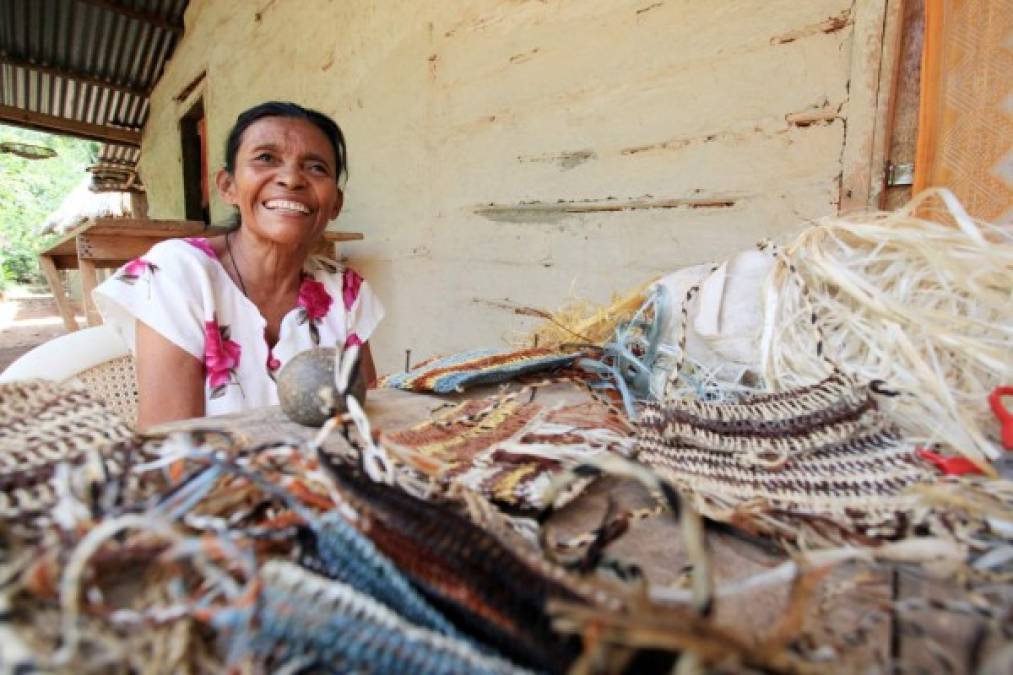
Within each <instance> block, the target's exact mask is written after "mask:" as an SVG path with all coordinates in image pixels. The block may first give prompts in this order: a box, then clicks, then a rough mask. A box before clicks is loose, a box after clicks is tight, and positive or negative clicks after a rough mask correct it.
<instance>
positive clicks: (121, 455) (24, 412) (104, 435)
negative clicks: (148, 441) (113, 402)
mask: <svg viewBox="0 0 1013 675" xmlns="http://www.w3.org/2000/svg"><path fill="white" fill-rule="evenodd" d="M132 437H133V432H132V431H131V429H130V427H129V426H128V425H127V424H126V423H125V422H124V421H123V420H121V419H120V418H119V417H117V416H116V415H115V414H114V413H112V412H111V411H110V410H109V409H108V408H106V407H105V406H104V405H103V404H102V403H101V402H100V401H98V400H96V399H94V398H93V397H92V396H91V395H90V394H89V393H88V392H87V391H86V390H84V389H82V388H79V387H75V386H68V385H58V384H56V383H53V382H48V381H44V380H25V381H21V382H12V383H7V384H3V385H0V522H5V523H7V524H8V525H9V526H11V527H14V528H16V529H19V530H25V528H35V527H39V526H41V525H42V524H43V523H44V522H46V521H48V520H49V519H50V518H51V517H52V516H53V515H54V514H53V507H54V506H55V505H56V504H57V502H58V500H59V496H60V495H59V494H58V491H57V488H58V484H57V483H56V482H54V477H56V473H57V467H58V466H59V465H61V464H67V465H68V466H79V465H85V466H86V467H87V471H85V472H77V474H76V475H77V476H78V477H79V478H80V479H81V480H78V481H76V482H75V483H74V484H73V485H70V486H68V488H69V489H74V490H75V491H77V492H78V493H80V494H89V493H91V492H92V491H93V490H95V489H97V488H98V487H101V486H105V485H108V484H110V483H117V482H121V481H126V480H129V477H128V476H127V471H126V468H127V466H128V465H129V463H130V462H131V461H133V459H134V458H135V452H134V451H135V450H136V449H137V448H136V444H135V443H133V441H132ZM121 487H122V486H121Z"/></svg>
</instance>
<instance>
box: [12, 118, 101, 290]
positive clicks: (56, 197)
mask: <svg viewBox="0 0 1013 675" xmlns="http://www.w3.org/2000/svg"><path fill="white" fill-rule="evenodd" d="M2 141H9V142H16V143H30V144H32V145H42V146H45V147H48V148H52V149H53V150H55V151H56V156H55V157H52V158H50V159H42V160H29V159H24V158H22V157H18V156H17V155H14V154H9V153H5V154H0V288H3V286H4V282H5V281H14V282H18V283H35V282H39V281H41V275H40V272H39V263H38V257H37V256H38V254H39V251H41V250H43V249H44V248H45V247H46V246H47V245H48V244H49V241H50V240H51V239H52V236H46V237H43V236H41V235H39V234H38V233H37V231H38V228H39V226H41V225H42V223H43V222H44V221H45V220H46V217H47V216H48V215H49V214H50V213H52V212H53V211H54V210H56V208H57V207H58V206H60V203H61V202H62V201H63V199H64V198H65V197H66V196H67V194H69V193H70V191H71V190H73V189H74V186H75V185H77V184H78V183H80V182H81V179H82V178H83V177H84V175H85V169H86V168H87V167H88V166H89V165H90V164H92V163H94V161H95V158H96V157H97V156H98V150H99V144H98V143H95V142H92V141H82V140H79V139H76V138H70V137H68V136H55V135H53V134H47V133H42V132H38V131H30V130H28V129H20V128H18V127H12V126H6V125H0V142H2Z"/></svg>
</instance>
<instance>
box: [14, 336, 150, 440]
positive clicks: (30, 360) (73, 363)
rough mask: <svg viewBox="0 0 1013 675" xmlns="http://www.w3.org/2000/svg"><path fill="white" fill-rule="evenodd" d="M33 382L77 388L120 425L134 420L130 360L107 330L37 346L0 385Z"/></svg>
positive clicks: (120, 341) (134, 380)
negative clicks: (98, 402) (98, 401)
mask: <svg viewBox="0 0 1013 675" xmlns="http://www.w3.org/2000/svg"><path fill="white" fill-rule="evenodd" d="M33 378H41V379H43V380H50V381H53V382H59V383H63V382H74V383H78V384H81V385H83V386H84V387H86V388H87V389H88V390H89V391H90V392H91V393H92V394H93V395H94V396H95V397H97V398H100V399H102V400H103V401H104V402H105V404H106V405H107V406H108V407H109V409H110V410H112V411H114V412H116V413H117V414H118V415H120V417H122V418H123V420H124V421H126V422H128V423H129V424H131V425H133V424H135V422H136V420H137V376H136V374H135V373H134V358H133V356H131V354H130V350H129V349H127V346H126V345H125V344H124V343H123V339H122V338H121V337H120V335H119V333H117V332H116V331H115V330H114V329H113V328H112V327H110V326H107V325H101V326H94V327H92V328H85V329H83V330H79V331H75V332H73V333H69V334H67V335H61V336H60V337H57V338H53V339H52V340H50V341H49V342H46V343H43V344H41V345H39V346H38V347H36V348H35V349H32V350H31V351H29V352H28V353H26V354H23V355H21V357H19V358H18V359H17V360H15V361H14V363H12V364H11V365H10V366H8V367H7V369H6V370H5V371H4V372H3V373H2V374H0V383H4V382H14V381H17V380H28V379H33Z"/></svg>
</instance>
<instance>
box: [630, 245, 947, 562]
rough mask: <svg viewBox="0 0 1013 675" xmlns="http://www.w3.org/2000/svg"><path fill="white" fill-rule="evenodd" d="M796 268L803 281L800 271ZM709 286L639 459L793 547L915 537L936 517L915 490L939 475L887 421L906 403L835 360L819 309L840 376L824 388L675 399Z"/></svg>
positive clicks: (718, 513) (711, 506) (718, 509)
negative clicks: (886, 407)
mask: <svg viewBox="0 0 1013 675" xmlns="http://www.w3.org/2000/svg"><path fill="white" fill-rule="evenodd" d="M775 255H776V252H775ZM788 270H789V272H790V273H792V274H793V275H795V276H796V279H797V272H796V271H795V267H794V266H793V265H791V264H790V263H789V264H788ZM799 284H800V286H801V288H802V290H803V297H807V296H806V295H805V286H804V285H803V284H802V282H801V281H799ZM699 288H700V287H699V285H695V286H693V287H691V288H690V289H689V291H688V293H687V295H686V298H685V300H684V301H683V304H682V334H681V338H680V344H679V353H680V359H679V360H678V361H677V363H676V365H675V367H674V368H673V369H672V372H671V373H670V374H669V377H668V382H667V385H666V389H665V392H664V395H663V397H662V398H661V400H660V401H655V402H650V403H648V404H647V405H645V407H644V410H643V412H642V414H641V416H640V419H639V421H638V426H639V428H640V432H639V435H638V439H637V458H638V459H639V460H640V461H642V462H644V463H645V464H648V465H649V466H652V467H654V468H655V469H656V470H657V471H658V472H659V474H660V475H661V476H662V477H664V478H665V479H667V480H668V481H670V482H671V483H673V484H674V485H676V486H677V487H679V488H680V489H681V490H682V491H684V493H685V494H687V495H688V496H689V497H690V499H691V500H692V502H693V505H694V506H695V508H697V509H698V510H699V511H700V513H701V514H703V515H704V516H707V517H709V518H712V519H714V520H718V521H724V522H730V523H733V524H735V525H738V526H740V527H742V528H744V529H746V530H750V531H753V532H755V533H757V534H765V535H770V536H773V537H774V538H776V539H778V540H780V541H782V542H785V543H790V544H794V545H798V546H803V547H812V546H823V547H826V546H834V545H838V544H841V543H844V542H860V543H866V544H868V543H874V542H875V541H882V540H888V539H896V538H899V537H902V536H904V535H906V534H908V533H909V532H910V531H911V528H912V527H913V526H914V525H915V524H917V523H918V521H919V516H920V515H924V514H918V513H916V512H915V511H916V508H915V504H916V500H915V499H914V498H912V497H910V496H908V495H906V494H905V491H906V490H907V489H908V488H910V487H911V486H913V485H915V484H917V483H921V482H928V481H930V480H931V479H932V477H933V473H932V472H931V471H930V470H929V469H928V467H926V466H924V465H923V464H921V463H920V462H919V460H917V459H916V458H915V456H914V447H913V445H912V444H910V443H908V442H905V440H904V439H903V438H902V435H901V433H900V430H899V429H898V428H897V426H896V424H895V423H893V422H892V421H891V420H890V419H889V418H888V417H887V416H886V415H884V414H883V413H881V412H880V410H879V403H878V401H877V396H882V397H887V396H892V395H894V393H893V392H891V391H890V390H888V389H886V388H885V383H883V382H881V381H875V380H874V381H871V382H870V381H862V380H859V379H858V378H855V377H853V376H850V375H848V374H846V373H844V372H843V371H842V370H841V369H840V367H839V366H838V365H837V364H836V363H834V362H833V361H832V360H831V359H829V358H828V357H827V356H826V355H825V354H824V353H823V334H822V331H821V329H820V326H819V323H818V316H817V314H816V312H815V311H811V312H810V316H809V324H810V325H809V328H810V330H811V331H812V333H813V334H814V335H815V336H816V345H815V352H816V354H817V356H818V358H819V359H821V361H822V363H823V365H824V367H826V368H827V369H829V370H830V375H829V376H827V377H826V378H825V379H824V380H822V381H820V382H818V383H816V384H813V385H808V386H802V387H796V388H793V389H790V390H787V391H783V392H779V393H771V394H750V395H746V396H743V397H741V398H740V400H738V401H736V402H728V401H720V402H714V401H703V400H699V399H684V398H680V397H679V396H677V395H676V394H675V392H676V390H677V386H678V385H677V383H678V378H679V372H680V369H681V366H682V360H683V359H684V355H685V353H686V328H685V327H686V325H687V324H688V321H689V305H690V302H691V300H692V298H693V296H694V295H695V294H696V293H697V292H698V291H699Z"/></svg>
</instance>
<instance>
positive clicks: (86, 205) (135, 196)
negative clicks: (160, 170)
mask: <svg viewBox="0 0 1013 675" xmlns="http://www.w3.org/2000/svg"><path fill="white" fill-rule="evenodd" d="M91 182H92V179H91V176H89V177H87V178H85V179H84V180H82V181H81V182H80V183H79V184H78V185H77V187H75V188H74V189H73V190H71V192H70V194H68V195H67V197H66V199H64V200H63V202H62V203H61V204H60V206H59V208H57V209H56V210H55V211H53V212H52V213H51V214H49V217H48V218H46V220H45V222H43V223H42V225H41V226H40V227H39V234H63V233H64V232H68V231H70V230H72V229H74V228H75V227H77V226H78V225H81V224H82V223H84V222H85V221H86V220H88V219H89V218H145V217H147V215H148V198H147V196H146V195H145V194H144V193H143V192H132V191H131V192H94V191H93V190H92V189H91V187H90V186H91Z"/></svg>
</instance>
